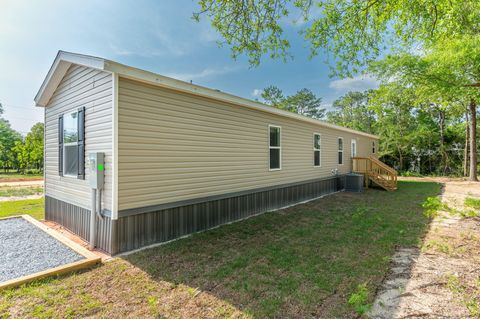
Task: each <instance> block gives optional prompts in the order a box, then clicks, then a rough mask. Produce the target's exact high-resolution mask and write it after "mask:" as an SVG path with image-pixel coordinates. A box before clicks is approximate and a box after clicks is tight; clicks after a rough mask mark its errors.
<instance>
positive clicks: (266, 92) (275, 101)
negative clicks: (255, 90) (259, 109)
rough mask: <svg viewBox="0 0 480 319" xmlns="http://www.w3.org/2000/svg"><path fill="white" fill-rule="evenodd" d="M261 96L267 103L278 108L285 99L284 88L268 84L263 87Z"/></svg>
mask: <svg viewBox="0 0 480 319" xmlns="http://www.w3.org/2000/svg"><path fill="white" fill-rule="evenodd" d="M261 97H262V99H263V100H264V101H265V104H268V105H270V106H273V107H276V108H281V105H282V102H283V101H284V100H285V96H284V95H283V92H282V90H281V89H279V88H278V87H276V86H274V85H270V86H267V87H266V88H265V89H263V91H262V94H261Z"/></svg>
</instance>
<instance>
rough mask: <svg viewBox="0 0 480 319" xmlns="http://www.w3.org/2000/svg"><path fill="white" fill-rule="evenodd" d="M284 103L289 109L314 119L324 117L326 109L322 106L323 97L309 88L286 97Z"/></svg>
mask: <svg viewBox="0 0 480 319" xmlns="http://www.w3.org/2000/svg"><path fill="white" fill-rule="evenodd" d="M283 104H284V105H286V108H287V109H289V110H293V112H296V113H298V114H301V115H304V116H308V117H311V118H314V119H322V118H323V117H324V116H325V109H324V108H322V107H321V105H322V99H321V98H319V97H317V96H316V95H315V93H313V92H312V91H310V90H309V89H301V90H300V91H297V93H295V94H294V95H291V96H288V97H287V98H285V100H284V102H283Z"/></svg>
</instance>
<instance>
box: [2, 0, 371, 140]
mask: <svg viewBox="0 0 480 319" xmlns="http://www.w3.org/2000/svg"><path fill="white" fill-rule="evenodd" d="M197 9H198V5H197V3H196V2H195V1H189V0H178V1H166V0H165V1H153V0H152V1H148V0H137V1H113V0H103V1H93V0H83V1H75V2H73V1H53V0H43V1H18V0H2V1H1V2H0V102H1V103H2V104H3V105H4V108H5V111H6V112H5V114H4V116H5V117H6V118H7V119H8V120H9V121H10V122H11V123H12V126H13V127H14V128H15V129H16V130H18V131H20V132H22V133H25V132H27V131H28V130H29V129H30V127H31V126H32V125H33V124H34V123H36V122H39V121H42V120H43V111H42V110H41V109H39V108H35V107H34V102H33V97H34V96H35V94H36V92H37V90H38V88H39V87H40V84H41V82H42V81H43V78H44V77H45V75H46V73H47V71H48V69H49V67H50V65H51V63H52V62H53V59H54V57H55V55H56V53H57V51H58V50H65V51H72V52H77V53H83V54H90V55H94V56H100V57H103V58H106V59H110V60H114V61H117V62H120V63H123V64H127V65H131V66H134V67H138V68H141V69H145V70H149V71H153V72H156V73H160V74H162V75H167V76H171V77H174V78H177V79H181V80H185V81H190V80H192V81H193V83H195V84H199V85H203V86H207V87H211V88H215V89H219V90H222V91H225V92H229V93H232V94H235V95H238V96H242V97H246V98H251V99H255V98H258V94H259V92H261V89H263V88H264V87H266V86H268V85H270V84H273V85H277V86H278V87H280V88H281V89H282V90H283V91H284V92H285V93H286V94H293V93H295V92H296V91H297V90H299V89H301V88H304V87H305V88H309V89H311V90H312V91H314V92H315V93H316V94H317V95H318V96H320V97H322V99H323V103H324V104H325V106H326V107H328V106H329V105H330V104H331V103H332V102H333V101H334V100H335V99H336V98H337V97H339V96H341V95H343V94H344V93H346V92H348V91H349V90H364V89H367V88H371V87H375V86H376V81H375V80H374V79H372V78H369V77H361V76H358V77H355V78H352V79H332V78H329V76H328V73H329V69H328V66H327V64H326V63H325V60H326V57H325V56H317V57H315V58H313V59H312V60H310V59H309V58H308V55H309V51H308V47H307V45H306V44H305V43H304V42H303V41H302V40H301V39H300V37H299V36H297V32H298V31H299V30H300V29H301V24H298V23H295V22H294V21H293V19H292V21H290V20H286V21H283V26H284V30H285V32H286V34H287V35H288V36H289V39H290V41H291V43H292V49H291V54H292V55H293V56H294V59H293V60H289V61H288V62H287V63H284V62H283V61H281V60H270V59H269V58H268V57H264V59H263V60H262V64H261V66H260V67H256V68H251V67H250V66H249V65H248V63H247V60H246V58H245V57H242V58H240V59H238V60H236V61H235V60H233V59H231V57H230V50H229V48H228V47H222V48H219V47H218V45H217V43H216V41H217V40H219V37H218V35H217V33H216V32H215V30H213V29H212V28H211V27H210V25H209V23H208V21H207V20H206V19H205V18H204V19H203V20H202V21H201V22H200V23H197V22H194V21H193V20H192V19H191V15H192V12H194V11H195V10H197Z"/></svg>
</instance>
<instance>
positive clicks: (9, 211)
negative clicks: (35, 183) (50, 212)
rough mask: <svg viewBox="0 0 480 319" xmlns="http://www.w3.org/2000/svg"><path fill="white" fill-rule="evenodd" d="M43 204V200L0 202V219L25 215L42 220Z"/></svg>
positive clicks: (43, 215)
mask: <svg viewBox="0 0 480 319" xmlns="http://www.w3.org/2000/svg"><path fill="white" fill-rule="evenodd" d="M44 202H45V201H44V199H43V198H38V199H26V200H16V201H3V202H0V218H3V217H9V216H15V215H23V214H27V215H31V216H32V217H34V218H36V219H44V218H45V210H44Z"/></svg>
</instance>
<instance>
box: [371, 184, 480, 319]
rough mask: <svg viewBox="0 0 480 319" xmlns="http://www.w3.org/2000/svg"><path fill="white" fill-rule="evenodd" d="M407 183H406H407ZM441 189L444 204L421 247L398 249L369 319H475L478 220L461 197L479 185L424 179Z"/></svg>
mask: <svg viewBox="0 0 480 319" xmlns="http://www.w3.org/2000/svg"><path fill="white" fill-rule="evenodd" d="M410 180H411V179H410ZM415 180H428V181H435V182H439V183H442V184H443V185H444V187H443V192H442V196H441V197H442V198H441V201H442V203H443V204H441V205H442V207H441V209H440V210H439V213H438V216H436V217H435V218H434V220H433V222H432V224H431V227H430V230H429V232H428V234H427V235H426V237H425V240H424V242H423V244H422V245H421V248H420V249H419V248H409V247H407V248H405V247H403V248H399V249H398V250H397V253H396V254H395V255H394V257H393V259H392V268H391V272H390V274H389V275H388V276H387V278H385V281H384V283H383V286H382V288H381V289H380V290H379V291H378V292H377V298H376V300H375V303H374V305H373V307H372V309H371V311H370V313H369V317H370V318H379V319H380V318H382V319H383V318H385V319H386V318H480V218H479V217H478V215H477V217H472V216H470V217H467V216H462V212H468V211H470V212H472V208H471V207H466V206H465V205H464V203H465V199H466V198H476V199H480V183H473V182H468V181H462V180H460V179H448V178H425V179H418V178H416V179H415Z"/></svg>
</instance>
